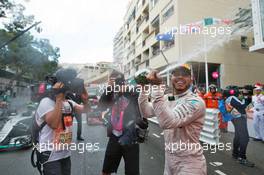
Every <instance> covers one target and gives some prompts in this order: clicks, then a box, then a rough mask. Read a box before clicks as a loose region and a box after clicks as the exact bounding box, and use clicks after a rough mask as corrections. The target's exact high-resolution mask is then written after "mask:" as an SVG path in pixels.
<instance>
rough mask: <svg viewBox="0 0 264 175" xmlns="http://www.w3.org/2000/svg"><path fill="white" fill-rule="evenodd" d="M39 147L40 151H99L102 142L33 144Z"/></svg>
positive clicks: (34, 146)
mask: <svg viewBox="0 0 264 175" xmlns="http://www.w3.org/2000/svg"><path fill="white" fill-rule="evenodd" d="M35 148H37V149H38V150H39V151H40V152H43V151H61V150H69V151H78V153H81V154H82V153H84V152H98V151H99V150H100V143H58V144H56V143H50V142H47V143H40V144H39V143H38V144H36V145H35V144H33V149H35Z"/></svg>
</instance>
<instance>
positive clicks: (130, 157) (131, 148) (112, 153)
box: [103, 135, 139, 175]
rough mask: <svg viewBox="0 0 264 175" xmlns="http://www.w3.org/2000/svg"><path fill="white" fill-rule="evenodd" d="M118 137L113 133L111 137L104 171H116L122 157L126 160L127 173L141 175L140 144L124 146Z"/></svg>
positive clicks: (127, 174)
mask: <svg viewBox="0 0 264 175" xmlns="http://www.w3.org/2000/svg"><path fill="white" fill-rule="evenodd" d="M118 139H119V138H118V137H116V136H114V135H112V136H111V137H110V138H109V141H108V144H107V148H106V152H105V158H104V165H103V172H104V173H116V172H117V169H118V166H119V164H120V161H121V158H122V157H123V158H124V162H125V174H126V175H139V144H130V145H125V146H122V145H120V144H119V143H118Z"/></svg>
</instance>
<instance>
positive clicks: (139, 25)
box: [123, 0, 264, 87]
mask: <svg viewBox="0 0 264 175" xmlns="http://www.w3.org/2000/svg"><path fill="white" fill-rule="evenodd" d="M248 7H250V0H241V1H239V3H238V2H237V1H236V0H229V1H211V0H202V1H193V0H132V1H131V2H130V3H129V5H128V9H127V12H126V14H125V17H124V21H125V23H124V31H123V39H124V59H123V66H124V73H125V76H126V78H130V77H132V76H133V75H134V74H135V72H136V71H138V70H140V69H144V68H152V69H158V70H163V69H164V68H166V67H167V66H168V65H167V62H166V60H165V59H164V56H165V57H166V58H167V60H168V62H169V65H173V64H177V63H181V62H188V63H190V64H191V65H192V66H193V71H194V75H195V76H196V82H198V83H199V84H202V85H205V83H206V79H208V80H207V82H208V84H210V83H214V84H218V85H219V86H221V87H225V86H227V85H231V84H232V85H239V86H242V85H246V84H254V83H255V82H259V81H260V82H261V81H262V79H263V77H262V75H263V73H264V71H263V65H264V59H263V55H262V54H260V53H252V52H249V48H248V47H244V45H243V44H242V40H243V39H245V38H246V39H247V44H248V45H253V32H252V31H251V32H248V31H247V32H242V31H240V32H236V34H232V32H233V31H232V30H230V29H226V28H227V27H228V26H230V25H232V24H231V23H232V19H234V18H235V15H236V13H237V12H238V11H239V9H240V8H248ZM210 20H212V23H214V22H215V21H218V23H217V24H216V27H218V28H219V27H226V28H224V29H221V30H224V31H222V32H226V33H228V32H229V34H228V35H231V36H229V37H227V36H225V37H224V36H221V35H220V36H217V37H216V36H214V35H213V36H212V35H205V34H203V35H201V34H200V35H199V34H198V35H196V33H194V34H190V35H188V34H184V35H179V34H177V35H174V39H173V40H169V41H158V40H157V38H156V36H157V35H158V34H161V33H166V32H168V31H170V30H171V29H173V28H175V27H178V28H181V26H185V30H186V24H188V25H187V30H188V28H190V27H192V26H195V25H197V24H202V25H203V26H204V25H207V23H210ZM201 21H202V23H201ZM195 29H197V28H194V30H195ZM231 29H235V25H234V27H233V26H232V28H231ZM191 30H192V29H191ZM172 31H173V30H172ZM218 32H219V31H218ZM185 33H186V32H185ZM187 33H188V32H187ZM161 50H162V51H163V52H161ZM162 53H164V55H163V54H162ZM205 63H207V64H205ZM205 72H206V73H205ZM214 72H218V73H219V75H220V76H219V78H217V79H214V78H213V77H212V74H213V73H214ZM206 74H207V75H206Z"/></svg>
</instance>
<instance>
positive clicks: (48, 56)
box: [0, 0, 60, 80]
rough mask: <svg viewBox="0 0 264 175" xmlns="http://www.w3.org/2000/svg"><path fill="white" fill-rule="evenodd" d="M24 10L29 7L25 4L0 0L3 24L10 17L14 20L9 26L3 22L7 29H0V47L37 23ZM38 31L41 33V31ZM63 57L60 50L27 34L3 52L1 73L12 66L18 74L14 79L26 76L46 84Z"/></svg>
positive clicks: (46, 40) (0, 60) (1, 55)
mask: <svg viewBox="0 0 264 175" xmlns="http://www.w3.org/2000/svg"><path fill="white" fill-rule="evenodd" d="M24 10H25V7H24V6H23V5H21V4H15V3H14V2H13V1H12V2H11V1H10V0H0V20H1V18H4V17H5V16H6V15H7V14H9V16H11V20H10V22H9V23H3V22H2V23H3V26H4V28H2V29H1V28H0V45H2V44H3V43H5V42H6V41H8V40H10V39H12V38H13V37H14V36H17V35H18V34H20V33H21V32H22V31H24V30H25V29H26V28H27V27H29V26H30V25H32V24H33V23H35V20H34V16H33V15H30V16H25V15H24ZM1 11H2V12H3V13H1ZM1 14H3V15H2V16H1ZM0 22H1V21H0ZM36 30H37V31H38V32H40V31H41V29H40V28H36ZM59 57H60V50H59V48H57V47H53V46H52V45H51V44H50V42H49V40H48V39H36V38H35V37H34V36H33V35H32V34H31V33H30V32H27V33H25V34H23V35H22V36H20V37H19V38H17V39H16V40H14V41H12V42H11V43H10V44H8V45H7V46H5V47H4V48H2V49H0V69H5V68H6V66H8V67H9V68H10V69H12V70H14V71H15V72H16V77H14V79H17V80H18V79H20V78H21V77H23V76H26V77H28V78H32V79H34V80H43V78H44V76H45V75H47V74H52V73H53V72H55V71H56V69H57V67H58V58H59Z"/></svg>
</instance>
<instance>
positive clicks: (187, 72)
mask: <svg viewBox="0 0 264 175" xmlns="http://www.w3.org/2000/svg"><path fill="white" fill-rule="evenodd" d="M172 74H173V75H174V76H191V75H192V71H191V67H190V66H189V65H188V64H182V65H180V66H177V67H176V68H175V69H174V70H173V71H172Z"/></svg>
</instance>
